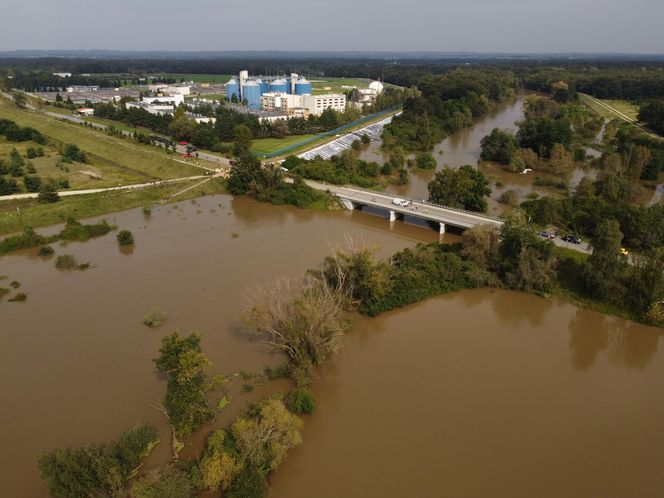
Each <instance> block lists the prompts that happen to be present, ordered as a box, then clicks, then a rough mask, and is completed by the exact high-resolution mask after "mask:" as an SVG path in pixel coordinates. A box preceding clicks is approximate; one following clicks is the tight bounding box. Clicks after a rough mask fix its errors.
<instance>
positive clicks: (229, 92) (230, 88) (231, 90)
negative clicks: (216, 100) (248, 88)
mask: <svg viewBox="0 0 664 498" xmlns="http://www.w3.org/2000/svg"><path fill="white" fill-rule="evenodd" d="M233 95H235V97H236V98H237V99H238V100H240V84H239V83H238V82H237V80H236V79H235V78H231V79H230V80H228V83H226V98H227V99H228V101H229V102H230V100H231V99H232V98H233Z"/></svg>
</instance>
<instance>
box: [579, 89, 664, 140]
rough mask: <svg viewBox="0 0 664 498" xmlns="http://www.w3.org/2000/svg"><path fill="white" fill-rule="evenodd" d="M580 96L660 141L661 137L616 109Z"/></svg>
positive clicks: (597, 100) (594, 99) (592, 98)
mask: <svg viewBox="0 0 664 498" xmlns="http://www.w3.org/2000/svg"><path fill="white" fill-rule="evenodd" d="M581 95H583V96H584V97H586V98H588V99H589V100H590V101H592V102H593V103H595V104H597V105H598V106H600V107H602V108H603V109H606V110H607V111H609V112H610V113H612V114H614V115H616V116H617V117H618V118H620V119H622V120H623V121H625V122H627V123H629V124H631V125H634V126H636V127H637V128H639V129H640V130H641V131H643V133H645V134H647V135H648V136H649V137H652V138H657V139H660V140H661V139H662V137H660V136H659V135H656V134H655V133H652V132H651V131H648V129H647V128H646V127H645V126H643V125H641V124H639V123H638V121H637V120H636V119H634V118H631V117H629V116H628V115H627V114H625V113H623V112H620V111H619V110H618V109H616V108H615V107H612V106H610V105H609V104H607V103H606V102H603V101H601V100H599V99H596V98H595V97H593V96H592V95H588V94H586V93H582V94H581Z"/></svg>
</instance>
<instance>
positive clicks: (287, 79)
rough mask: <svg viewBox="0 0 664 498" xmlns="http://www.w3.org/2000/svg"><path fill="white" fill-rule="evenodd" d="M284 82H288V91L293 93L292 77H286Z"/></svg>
mask: <svg viewBox="0 0 664 498" xmlns="http://www.w3.org/2000/svg"><path fill="white" fill-rule="evenodd" d="M284 82H285V83H286V93H292V88H291V79H290V78H286V79H285V80H284Z"/></svg>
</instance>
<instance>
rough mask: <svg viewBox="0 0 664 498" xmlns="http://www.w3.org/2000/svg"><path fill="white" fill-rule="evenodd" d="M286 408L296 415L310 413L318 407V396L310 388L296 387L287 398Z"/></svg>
mask: <svg viewBox="0 0 664 498" xmlns="http://www.w3.org/2000/svg"><path fill="white" fill-rule="evenodd" d="M285 402H286V408H288V410H289V411H290V412H292V413H295V414H296V415H309V414H311V413H313V411H314V410H315V409H316V398H314V395H313V393H312V392H311V391H309V389H304V388H300V389H294V390H292V391H291V392H289V393H288V395H287V396H286V399H285Z"/></svg>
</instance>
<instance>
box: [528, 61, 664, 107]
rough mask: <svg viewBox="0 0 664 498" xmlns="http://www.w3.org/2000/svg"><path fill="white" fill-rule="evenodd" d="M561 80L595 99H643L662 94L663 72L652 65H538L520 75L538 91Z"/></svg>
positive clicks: (531, 88)
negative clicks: (579, 67)
mask: <svg viewBox="0 0 664 498" xmlns="http://www.w3.org/2000/svg"><path fill="white" fill-rule="evenodd" d="M560 81H564V82H566V83H567V84H568V85H569V86H570V87H571V88H572V89H574V90H575V91H577V92H582V93H587V94H589V95H592V96H594V97H597V98H599V99H625V100H643V99H652V98H661V97H664V73H663V72H662V68H661V65H657V66H655V67H648V66H647V65H646V66H645V67H604V68H601V69H599V68H595V67H585V68H582V69H566V68H542V69H535V70H533V71H532V72H526V73H525V74H524V75H523V83H524V86H525V87H526V88H528V89H530V90H536V91H541V92H550V91H552V88H553V85H555V84H556V83H557V82H560Z"/></svg>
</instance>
